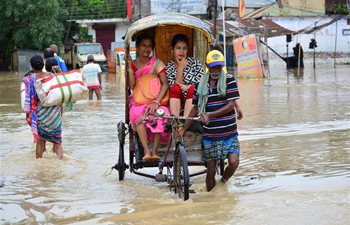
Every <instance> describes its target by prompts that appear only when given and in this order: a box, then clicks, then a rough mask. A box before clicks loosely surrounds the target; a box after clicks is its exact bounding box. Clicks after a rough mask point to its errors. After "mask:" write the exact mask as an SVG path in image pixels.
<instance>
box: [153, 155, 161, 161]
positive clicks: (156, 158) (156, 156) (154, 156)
mask: <svg viewBox="0 0 350 225" xmlns="http://www.w3.org/2000/svg"><path fill="white" fill-rule="evenodd" d="M152 160H153V161H156V162H157V161H160V157H159V156H158V155H152Z"/></svg>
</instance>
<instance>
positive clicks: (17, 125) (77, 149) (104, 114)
mask: <svg viewBox="0 0 350 225" xmlns="http://www.w3.org/2000/svg"><path fill="white" fill-rule="evenodd" d="M310 67H311V68H312V66H310ZM349 73H350V72H349V68H348V67H347V66H338V67H337V68H335V69H334V68H333V66H327V65H324V66H322V65H320V66H318V68H316V71H314V70H312V69H310V68H308V67H307V66H306V68H305V69H304V70H303V71H302V74H301V75H300V76H299V77H297V76H296V75H295V70H285V69H284V68H282V67H281V66H279V65H277V64H276V65H274V64H272V67H271V78H270V79H257V80H252V79H249V80H247V79H239V88H240V93H241V100H240V105H241V108H242V109H243V111H244V114H245V118H244V119H243V120H242V121H239V130H240V140H241V152H242V154H241V164H240V167H239V169H238V171H237V173H236V175H235V176H234V179H232V180H230V182H229V183H228V184H227V185H223V184H221V183H218V185H217V187H216V188H215V189H214V190H213V192H211V193H207V192H206V191H205V184H204V176H203V175H202V176H197V177H193V178H191V183H192V186H191V189H193V190H194V191H195V194H192V195H190V198H191V199H190V200H189V201H186V202H183V201H181V200H180V199H178V198H177V196H176V195H175V194H174V193H173V192H170V191H169V187H168V186H167V185H166V183H156V182H155V181H153V180H151V179H148V178H144V177H140V176H137V175H135V174H130V173H129V172H128V171H127V172H126V177H125V180H124V181H123V182H119V181H118V177H117V173H116V172H113V173H112V174H111V175H109V176H106V175H105V171H106V169H108V168H110V167H111V166H112V165H114V164H115V163H116V160H117V151H118V146H119V144H118V138H117V130H116V128H117V127H116V126H117V123H118V121H120V120H124V105H125V99H124V92H125V89H124V84H125V82H124V79H123V77H120V76H119V75H118V76H116V75H115V74H104V75H103V79H102V84H103V90H102V99H103V100H102V101H100V102H98V101H88V100H83V101H79V102H78V103H76V104H75V106H74V110H73V111H68V112H66V113H65V114H64V118H63V122H64V125H63V126H64V127H63V146H64V151H65V157H64V160H62V161H60V160H56V158H55V154H54V153H52V150H51V146H50V145H48V146H47V153H45V154H44V157H43V159H40V160H35V153H34V145H33V144H32V140H33V138H32V135H31V133H30V129H29V126H28V125H27V124H26V122H25V119H24V118H25V115H24V114H23V113H22V112H21V109H20V105H19V102H20V99H19V80H18V75H16V74H0V115H1V116H0V122H1V127H0V144H1V152H0V155H1V172H0V175H1V176H2V177H4V178H5V186H4V187H2V188H1V189H0V191H1V200H0V213H1V224H10V223H11V224H47V223H48V224H276V225H277V224H349V223H350V221H349V217H348V212H349V210H350V204H349V190H350V184H349V171H350V159H349V153H350V144H349V142H350V141H349V138H348V137H349V136H350V113H349V112H350V105H349V104H348V101H349V100H348V98H349V94H350V74H349ZM126 149H127V148H126ZM126 157H128V154H126ZM126 161H128V159H127V158H126ZM190 169H191V170H193V171H196V170H198V169H202V168H190ZM149 170H150V171H151V172H152V171H153V170H152V169H149ZM217 178H218V179H219V176H218V177H217ZM271 213H273V216H272V217H271ZM305 221H306V222H305Z"/></svg>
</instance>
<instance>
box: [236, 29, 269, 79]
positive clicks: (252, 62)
mask: <svg viewBox="0 0 350 225" xmlns="http://www.w3.org/2000/svg"><path fill="white" fill-rule="evenodd" d="M233 47H234V49H235V55H236V61H237V70H238V76H239V77H252V78H253V77H254V78H257V77H263V73H262V67H261V62H260V59H259V52H258V46H257V43H256V37H255V35H254V34H252V35H247V36H244V37H241V38H237V39H235V40H233Z"/></svg>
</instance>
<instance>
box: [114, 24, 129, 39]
mask: <svg viewBox="0 0 350 225" xmlns="http://www.w3.org/2000/svg"><path fill="white" fill-rule="evenodd" d="M128 26H129V25H128V24H127V23H117V25H116V27H115V41H116V42H121V41H122V42H124V40H123V39H122V37H123V36H124V35H125V33H126V30H127V29H128Z"/></svg>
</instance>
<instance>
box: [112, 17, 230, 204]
mask: <svg viewBox="0 0 350 225" xmlns="http://www.w3.org/2000/svg"><path fill="white" fill-rule="evenodd" d="M140 33H147V34H149V35H151V36H152V37H153V38H154V40H155V42H156V46H155V50H154V54H155V55H156V56H157V58H159V59H161V60H162V61H163V62H164V63H166V62H168V61H169V60H170V59H172V55H171V51H170V43H171V39H172V37H173V36H174V35H175V34H179V33H182V34H185V35H186V36H187V37H188V38H189V45H188V55H189V56H194V57H196V58H197V59H199V60H200V61H201V63H202V65H204V62H205V61H204V60H205V57H206V54H207V52H209V50H211V49H210V48H211V46H214V45H215V39H214V37H213V34H212V30H211V27H210V25H209V24H207V23H205V22H203V21H202V20H200V19H198V18H196V17H193V16H189V15H186V14H181V13H167V14H157V15H152V16H149V17H145V18H143V19H140V20H138V21H136V22H134V23H133V24H132V25H131V26H130V27H129V28H128V30H127V33H126V35H125V50H126V54H128V52H129V50H130V42H131V41H132V40H133V38H134V37H135V36H137V35H138V34H140ZM127 66H128V64H127V63H126V64H125V70H124V71H125V84H126V85H125V102H126V104H125V122H123V121H121V122H119V123H118V139H119V156H118V162H117V164H115V165H114V166H113V167H112V169H116V170H117V171H118V173H119V180H123V179H124V176H125V171H126V169H129V170H130V172H131V173H134V174H137V175H141V176H144V177H148V178H152V179H155V180H156V181H162V182H168V184H169V185H170V187H171V189H173V190H174V191H175V193H177V194H178V195H179V197H180V198H183V199H184V200H187V199H188V198H189V192H190V190H189V187H190V177H192V176H196V175H200V174H203V173H205V172H206V170H205V169H204V171H199V172H196V173H193V174H189V170H188V166H204V165H205V164H204V161H203V153H202V139H201V134H200V133H199V132H195V131H194V130H192V131H188V132H186V134H185V135H184V137H180V136H179V135H177V128H178V127H179V126H181V124H183V120H184V119H194V120H199V118H183V117H179V118H175V117H172V116H168V117H167V118H168V121H169V122H168V125H167V126H168V128H169V129H168V130H169V131H170V132H171V138H170V141H169V143H168V144H166V145H161V146H160V148H159V149H158V154H159V155H160V156H161V159H162V160H161V161H160V162H153V163H152V162H147V163H146V162H143V161H142V156H143V149H142V145H141V144H140V142H139V138H138V135H137V133H136V131H134V130H133V129H132V127H131V124H130V120H129V104H128V98H129V94H130V90H129V88H128V79H127V77H128V75H129V74H128V68H127ZM197 124H199V122H197ZM126 135H128V136H129V164H128V165H127V164H126V162H125V159H124V146H125V138H126ZM220 164H221V165H220V169H221V172H222V171H223V162H221V163H220ZM146 167H156V168H157V167H158V168H159V172H158V173H156V174H155V175H152V174H148V173H145V172H141V171H140V170H141V169H142V168H146ZM164 168H165V169H166V173H165V172H164V173H163V170H164Z"/></svg>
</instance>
